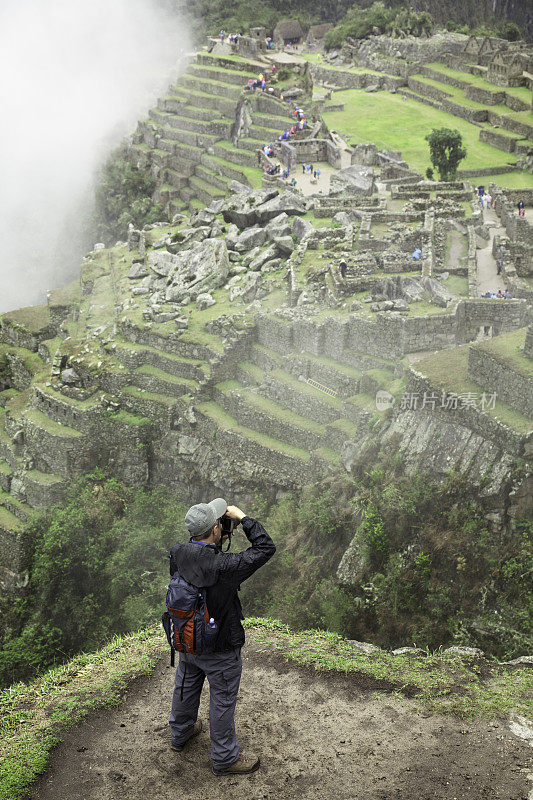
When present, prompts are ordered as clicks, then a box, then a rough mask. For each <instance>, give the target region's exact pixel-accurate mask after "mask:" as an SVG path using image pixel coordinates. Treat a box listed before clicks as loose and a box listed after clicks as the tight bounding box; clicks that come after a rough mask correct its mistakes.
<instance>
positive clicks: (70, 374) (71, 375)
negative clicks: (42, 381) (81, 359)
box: [61, 367, 80, 385]
mask: <svg viewBox="0 0 533 800" xmlns="http://www.w3.org/2000/svg"><path fill="white" fill-rule="evenodd" d="M61 380H62V381H63V383H66V384H67V385H72V384H74V383H78V382H79V381H80V376H79V375H78V373H77V372H76V370H75V369H72V367H70V368H69V369H64V370H63V372H62V373H61Z"/></svg>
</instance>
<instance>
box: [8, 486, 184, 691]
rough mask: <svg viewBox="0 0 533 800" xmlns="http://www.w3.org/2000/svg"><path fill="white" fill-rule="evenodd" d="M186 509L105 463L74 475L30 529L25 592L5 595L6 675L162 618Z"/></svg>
mask: <svg viewBox="0 0 533 800" xmlns="http://www.w3.org/2000/svg"><path fill="white" fill-rule="evenodd" d="M183 515H184V508H183V507H182V506H181V505H180V504H179V503H177V502H175V501H174V500H173V499H172V498H170V497H169V496H167V495H165V494H164V492H162V491H159V490H157V491H152V492H146V491H144V490H134V489H128V488H126V487H124V486H123V485H122V484H120V483H119V482H118V481H116V480H114V479H107V478H105V476H104V475H103V474H102V473H100V472H99V471H97V472H95V473H94V474H93V475H91V476H88V477H87V478H85V479H83V480H81V481H78V482H75V483H73V485H72V487H71V489H70V491H69V495H68V498H67V500H66V502H65V503H64V505H62V506H58V507H55V508H53V509H51V510H49V511H48V512H46V513H44V514H43V515H41V516H40V517H39V518H38V519H37V520H36V521H35V522H34V523H33V524H32V525H31V527H30V529H29V530H28V531H27V532H26V537H27V540H28V542H29V543H31V553H30V556H29V561H28V564H27V565H26V566H27V568H28V570H29V574H30V581H29V585H28V587H27V588H26V590H25V592H24V595H23V596H22V597H21V598H19V599H17V601H16V602H15V604H10V603H9V602H8V600H7V598H5V597H4V598H1V599H0V612H2V614H1V616H2V620H3V623H2V625H3V630H2V631H1V632H0V644H1V649H0V683H3V684H6V683H10V682H12V681H14V680H21V679H25V678H27V677H29V676H31V675H34V674H36V673H39V672H41V671H42V670H44V669H46V668H47V667H50V666H51V665H54V664H56V663H61V662H62V661H64V660H66V659H67V658H69V657H71V656H72V655H74V654H76V653H78V652H80V651H81V650H85V651H90V650H94V649H97V648H98V647H100V646H101V645H102V644H103V643H104V642H105V641H106V640H107V639H109V638H110V637H111V636H112V635H114V634H117V633H125V632H129V631H134V630H138V629H139V628H142V627H144V626H146V625H149V624H153V622H154V621H155V620H157V618H158V614H159V611H160V609H161V606H162V603H163V599H164V591H165V586H166V584H167V583H168V551H169V549H170V547H171V546H172V544H174V543H175V541H176V536H177V531H178V530H179V528H180V527H181V526H182V523H183Z"/></svg>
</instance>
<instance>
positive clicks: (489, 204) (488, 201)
mask: <svg viewBox="0 0 533 800" xmlns="http://www.w3.org/2000/svg"><path fill="white" fill-rule="evenodd" d="M485 202H486V204H487V208H492V195H490V194H489V193H488V192H487V194H486V195H485Z"/></svg>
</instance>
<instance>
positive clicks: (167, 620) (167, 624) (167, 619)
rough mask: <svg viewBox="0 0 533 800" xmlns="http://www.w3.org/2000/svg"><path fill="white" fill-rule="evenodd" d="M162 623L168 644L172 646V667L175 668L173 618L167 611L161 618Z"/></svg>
mask: <svg viewBox="0 0 533 800" xmlns="http://www.w3.org/2000/svg"><path fill="white" fill-rule="evenodd" d="M161 623H162V625H163V630H164V631H165V633H166V635H167V639H168V643H169V645H170V666H171V667H173V666H174V664H175V654H176V650H175V649H174V644H173V643H172V618H171V616H170V614H169V613H168V611H165V613H164V614H163V616H162V617H161Z"/></svg>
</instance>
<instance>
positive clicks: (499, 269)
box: [496, 259, 503, 275]
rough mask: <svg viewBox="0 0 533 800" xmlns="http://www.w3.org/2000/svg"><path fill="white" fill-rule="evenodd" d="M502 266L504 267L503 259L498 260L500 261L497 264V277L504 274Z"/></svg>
mask: <svg viewBox="0 0 533 800" xmlns="http://www.w3.org/2000/svg"><path fill="white" fill-rule="evenodd" d="M502 266H503V264H502V262H501V259H498V261H497V262H496V274H497V275H501V274H502Z"/></svg>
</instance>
